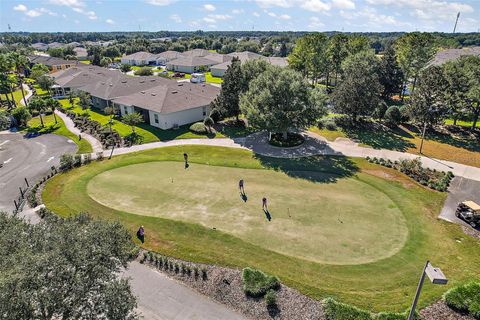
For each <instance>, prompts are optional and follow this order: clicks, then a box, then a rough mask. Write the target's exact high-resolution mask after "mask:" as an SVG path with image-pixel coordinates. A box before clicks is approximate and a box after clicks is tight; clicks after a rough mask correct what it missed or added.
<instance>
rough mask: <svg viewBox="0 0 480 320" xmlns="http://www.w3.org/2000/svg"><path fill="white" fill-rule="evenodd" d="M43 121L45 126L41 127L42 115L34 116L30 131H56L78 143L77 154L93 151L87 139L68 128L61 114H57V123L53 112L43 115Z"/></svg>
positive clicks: (30, 122)
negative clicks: (79, 137) (80, 137)
mask: <svg viewBox="0 0 480 320" xmlns="http://www.w3.org/2000/svg"><path fill="white" fill-rule="evenodd" d="M43 123H44V124H45V127H44V128H42V127H41V122H40V117H38V116H37V117H34V118H32V119H31V120H30V121H29V122H28V128H27V130H28V131H30V132H39V133H54V134H57V135H60V136H65V137H67V138H69V139H71V140H72V141H74V142H75V143H76V144H77V146H78V150H77V154H81V153H92V152H93V149H92V146H91V145H90V143H89V142H88V141H87V140H85V139H81V140H79V139H78V136H77V135H75V134H73V133H72V132H70V131H69V130H68V129H67V127H66V126H65V123H64V122H63V120H62V119H61V118H60V117H59V116H57V124H55V119H54V117H53V114H50V115H46V116H43Z"/></svg>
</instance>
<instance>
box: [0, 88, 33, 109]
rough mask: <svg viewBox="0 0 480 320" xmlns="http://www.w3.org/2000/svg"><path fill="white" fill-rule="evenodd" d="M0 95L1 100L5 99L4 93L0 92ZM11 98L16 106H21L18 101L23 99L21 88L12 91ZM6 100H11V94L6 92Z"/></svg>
mask: <svg viewBox="0 0 480 320" xmlns="http://www.w3.org/2000/svg"><path fill="white" fill-rule="evenodd" d="M25 95H27V91H25ZM0 96H1V97H2V100H7V99H6V97H5V95H4V94H1V95H0ZM13 99H14V100H15V103H16V104H17V106H21V105H22V104H21V103H20V101H21V100H22V99H23V96H22V90H20V89H19V90H15V91H13ZM8 100H10V101H11V100H12V96H11V95H10V94H8Z"/></svg>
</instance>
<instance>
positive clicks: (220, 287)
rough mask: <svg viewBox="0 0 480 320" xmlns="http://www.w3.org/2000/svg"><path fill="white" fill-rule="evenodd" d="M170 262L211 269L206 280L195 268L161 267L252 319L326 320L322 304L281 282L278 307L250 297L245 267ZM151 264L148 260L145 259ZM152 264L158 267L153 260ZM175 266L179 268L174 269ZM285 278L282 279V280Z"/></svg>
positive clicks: (179, 261)
mask: <svg viewBox="0 0 480 320" xmlns="http://www.w3.org/2000/svg"><path fill="white" fill-rule="evenodd" d="M168 260H169V261H170V262H173V264H175V263H177V264H178V265H181V264H184V265H185V266H189V267H190V268H191V269H192V270H193V268H194V267H197V268H198V269H199V270H201V269H205V270H206V271H207V278H206V279H202V273H201V271H200V272H199V275H198V277H195V275H194V272H193V271H192V272H191V274H190V275H188V273H183V272H182V271H181V268H180V270H179V271H178V272H175V270H165V268H159V269H158V270H161V271H162V272H163V273H165V274H166V275H168V276H169V277H171V278H173V279H176V280H178V281H181V282H182V283H184V284H185V285H187V286H189V287H191V288H193V289H195V290H197V291H198V292H200V293H201V294H204V295H206V296H208V297H210V298H212V299H214V300H216V301H218V302H219V303H222V304H224V305H226V306H228V307H230V308H232V309H234V310H236V311H238V312H240V313H242V314H243V315H244V316H245V317H247V318H250V319H302V320H310V319H311V320H313V319H316V320H324V319H325V316H324V314H323V308H322V303H321V302H320V301H316V300H313V299H311V298H308V297H306V296H304V295H302V294H301V293H300V292H298V291H297V290H294V289H291V288H288V287H286V286H284V285H281V287H280V289H279V290H278V291H277V307H276V308H267V306H266V304H265V301H264V299H263V298H250V297H247V296H246V295H245V293H244V292H243V288H242V286H243V284H242V275H241V270H237V269H229V268H222V267H217V266H211V265H202V264H194V263H190V262H185V261H181V260H176V259H172V258H169V259H168ZM145 263H146V264H147V262H145ZM148 264H149V265H150V266H151V267H154V268H155V267H156V266H154V265H152V264H151V263H150V262H148ZM174 269H175V268H174ZM280 280H281V279H280Z"/></svg>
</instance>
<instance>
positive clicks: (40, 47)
mask: <svg viewBox="0 0 480 320" xmlns="http://www.w3.org/2000/svg"><path fill="white" fill-rule="evenodd" d="M31 47H32V48H34V49H36V50H47V49H48V44H46V43H43V42H37V43H34V44H32V45H31Z"/></svg>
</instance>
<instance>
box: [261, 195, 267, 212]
mask: <svg viewBox="0 0 480 320" xmlns="http://www.w3.org/2000/svg"><path fill="white" fill-rule="evenodd" d="M262 208H263V211H265V212H268V206H267V198H265V197H263V199H262Z"/></svg>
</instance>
